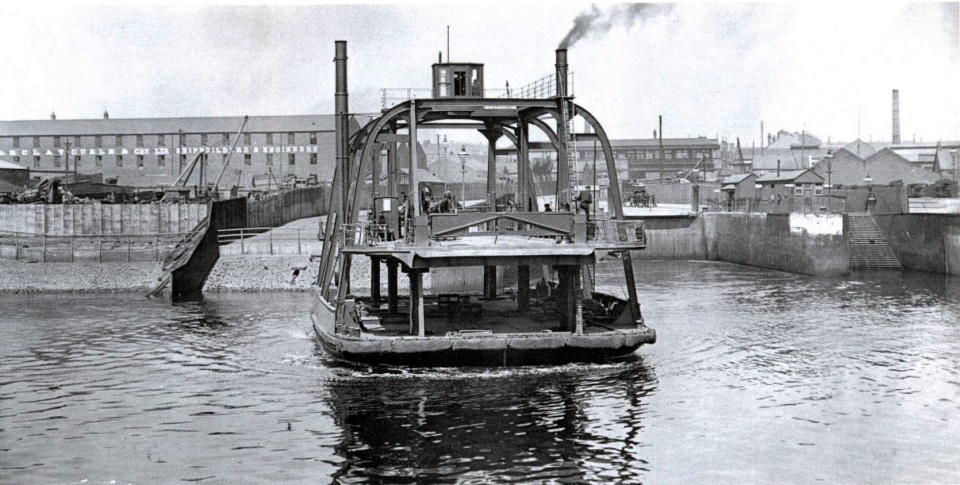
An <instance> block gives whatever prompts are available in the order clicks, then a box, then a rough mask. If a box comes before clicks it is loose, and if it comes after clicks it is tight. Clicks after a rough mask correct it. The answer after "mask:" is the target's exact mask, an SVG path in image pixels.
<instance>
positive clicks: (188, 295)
mask: <svg viewBox="0 0 960 485" xmlns="http://www.w3.org/2000/svg"><path fill="white" fill-rule="evenodd" d="M218 259H220V246H219V244H218V242H217V227H216V224H215V223H212V222H211V218H210V216H207V218H205V219H203V220H202V221H200V223H199V224H197V227H195V228H194V229H193V230H192V231H190V233H189V234H187V235H186V236H185V237H184V238H183V240H181V241H180V242H179V243H177V246H176V247H175V248H174V250H173V252H171V253H170V256H168V257H167V259H166V260H164V262H163V274H162V276H161V277H160V282H159V283H158V284H157V286H156V287H154V289H153V290H151V291H150V293H148V294H147V296H148V297H158V296H159V295H160V293H161V292H162V291H163V289H164V288H165V287H166V286H167V285H168V284H169V285H170V286H171V288H170V299H171V301H172V302H173V303H177V302H181V301H191V300H199V299H201V298H202V297H203V285H204V283H206V281H207V277H208V276H210V272H211V271H212V270H213V267H214V265H216V264H217V260H218Z"/></svg>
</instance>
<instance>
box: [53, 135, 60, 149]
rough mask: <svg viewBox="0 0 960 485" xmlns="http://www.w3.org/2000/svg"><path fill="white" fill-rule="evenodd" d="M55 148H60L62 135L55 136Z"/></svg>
mask: <svg viewBox="0 0 960 485" xmlns="http://www.w3.org/2000/svg"><path fill="white" fill-rule="evenodd" d="M53 148H60V137H59V136H55V137H53Z"/></svg>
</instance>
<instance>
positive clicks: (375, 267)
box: [370, 256, 380, 304]
mask: <svg viewBox="0 0 960 485" xmlns="http://www.w3.org/2000/svg"><path fill="white" fill-rule="evenodd" d="M370 297H371V298H372V299H373V303H376V304H380V258H378V257H375V256H372V257H371V258H370Z"/></svg>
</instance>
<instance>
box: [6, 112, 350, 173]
mask: <svg viewBox="0 0 960 485" xmlns="http://www.w3.org/2000/svg"><path fill="white" fill-rule="evenodd" d="M360 121H361V122H362V121H363V120H360ZM333 124H334V117H333V115H301V116H250V117H249V119H248V121H247V122H246V124H245V125H244V118H243V117H242V116H222V117H195V118H128V119H111V118H109V117H108V116H107V115H106V113H105V115H104V118H103V119H78V120H63V119H59V120H58V119H55V117H51V119H49V120H20V121H0V159H3V160H6V161H8V162H11V163H13V164H16V165H19V166H21V167H25V168H28V169H29V170H30V174H31V175H32V176H40V177H56V176H57V175H58V174H59V175H63V174H64V173H74V172H76V173H80V174H89V173H102V174H103V177H104V179H110V178H116V179H117V180H118V183H119V184H121V185H133V186H162V185H169V184H170V183H171V182H173V181H174V180H175V179H176V178H177V176H178V175H179V174H180V173H181V172H182V171H183V169H184V167H186V166H187V165H188V164H189V163H190V161H192V160H193V158H194V157H196V156H197V155H198V154H201V155H202V156H203V164H202V165H201V170H199V171H198V172H197V173H196V174H194V175H193V177H192V178H191V180H190V183H191V184H202V183H206V182H210V183H212V182H213V180H214V179H215V178H216V177H217V176H218V175H219V173H220V171H221V170H222V169H223V166H224V164H225V163H226V162H227V157H228V154H230V161H229V166H228V169H227V170H226V171H224V174H223V182H222V183H221V184H222V185H227V186H239V187H247V188H256V187H259V186H265V185H266V184H267V183H268V180H269V179H271V178H272V180H276V181H281V180H291V179H295V180H300V181H312V182H320V181H329V180H330V179H332V178H333V170H334V160H333V155H334V150H333V146H334V129H333ZM242 125H243V126H244V129H243V131H242V132H241V131H240V128H241V126H242ZM350 125H351V130H353V129H356V128H358V127H359V123H358V120H357V119H356V117H352V118H351V120H350ZM238 133H239V136H238ZM231 152H232V153H231Z"/></svg>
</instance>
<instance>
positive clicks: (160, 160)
mask: <svg viewBox="0 0 960 485" xmlns="http://www.w3.org/2000/svg"><path fill="white" fill-rule="evenodd" d="M266 155H267V165H273V162H274V154H273V153H267V154H266ZM103 157H104V156H103V155H96V156H95V157H94V162H95V166H97V167H102V166H103ZM156 157H157V160H156V161H157V166H158V167H164V166H166V164H167V156H166V155H157V156H156ZM113 158H114V161H115V163H116V165H117V166H118V167H122V166H123V160H124V159H123V155H114V156H113ZM145 158H146V157H145V156H144V155H136V161H137V166H138V167H143V166H144V160H145ZM40 160H41V159H40V157H39V156H34V157H33V166H34V167H40ZM82 161H83V157H81V156H80V155H74V157H73V164H74V165H76V166H77V167H79V166H80V164H81V163H82ZM226 161H227V155H225V154H224V155H223V158H222V162H221V163H226ZM317 162H318V157H317V154H316V153H311V154H310V165H316V164H317ZM13 163H20V157H13ZM62 163H63V157H61V156H60V155H54V157H53V166H54V167H59V166H61V164H62ZM180 163H181V164H186V163H187V156H186V155H180ZM243 163H244V165H253V156H252V155H251V154H249V153H247V154H244V155H243ZM287 164H288V165H296V164H297V155H296V154H295V153H289V154H287Z"/></svg>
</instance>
